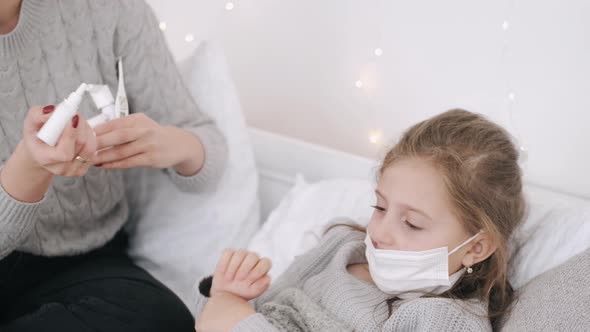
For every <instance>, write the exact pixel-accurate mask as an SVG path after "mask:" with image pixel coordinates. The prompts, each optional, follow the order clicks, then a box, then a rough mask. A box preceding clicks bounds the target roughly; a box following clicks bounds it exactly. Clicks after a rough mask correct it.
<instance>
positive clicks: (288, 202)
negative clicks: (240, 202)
mask: <svg viewBox="0 0 590 332" xmlns="http://www.w3.org/2000/svg"><path fill="white" fill-rule="evenodd" d="M373 189H374V185H373V183H371V182H370V181H362V180H350V179H338V180H325V181H320V182H318V183H315V184H307V183H305V181H304V180H303V179H302V177H301V176H300V177H299V178H298V180H297V181H296V184H295V185H294V187H293V189H291V191H290V192H289V194H288V195H287V196H286V197H285V198H284V199H283V200H282V201H281V203H280V204H279V206H278V207H277V208H276V209H275V210H273V212H271V214H270V216H269V218H268V221H267V222H266V223H265V224H264V226H263V227H262V229H261V230H260V231H259V232H258V233H257V234H256V235H255V236H254V238H253V239H252V242H251V243H250V246H249V248H250V250H253V251H255V252H257V253H259V254H261V255H264V256H267V257H269V258H271V259H273V268H272V270H271V276H273V277H276V276H278V275H280V274H281V273H282V272H284V271H285V269H286V268H287V267H288V266H289V264H291V262H292V261H293V259H294V258H295V256H298V255H301V254H302V253H304V252H305V251H307V250H309V249H310V248H311V247H313V246H314V245H316V244H317V243H318V242H319V239H320V238H321V236H322V235H323V233H324V231H325V228H326V225H329V224H330V223H331V222H333V221H334V219H335V218H338V217H348V218H351V219H353V220H354V221H356V222H357V223H359V224H361V225H366V224H367V222H368V221H369V219H370V215H371V213H372V211H371V209H370V208H369V205H371V204H373V203H374V194H373ZM525 192H526V194H527V198H528V200H529V206H530V213H529V215H528V217H527V219H526V220H525V221H524V223H523V224H522V226H521V227H520V228H519V229H517V230H516V231H515V233H514V236H513V239H512V241H511V247H512V250H513V251H514V255H513V257H514V258H513V262H512V263H511V264H512V265H511V268H510V273H509V279H510V281H511V283H512V285H513V286H514V287H516V288H519V287H521V286H522V285H523V284H525V283H526V282H527V281H528V280H530V279H532V278H534V277H535V276H537V275H539V274H541V273H543V272H545V271H547V270H549V269H551V268H552V267H554V266H557V265H559V264H561V263H564V262H565V261H567V260H568V259H569V258H571V257H573V256H575V255H576V254H578V253H580V252H582V251H584V250H585V249H587V248H589V247H590V205H589V204H588V202H585V201H582V200H578V199H575V198H573V197H570V196H566V195H562V194H557V193H554V192H551V191H548V190H544V189H540V188H537V187H534V186H526V189H525ZM517 247H520V250H519V251H518V252H517V251H516V250H515V248H517Z"/></svg>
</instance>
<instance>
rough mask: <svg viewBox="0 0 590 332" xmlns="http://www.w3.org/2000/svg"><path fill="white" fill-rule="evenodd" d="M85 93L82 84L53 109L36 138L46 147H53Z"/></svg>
mask: <svg viewBox="0 0 590 332" xmlns="http://www.w3.org/2000/svg"><path fill="white" fill-rule="evenodd" d="M85 91H86V84H85V83H82V84H80V86H79V87H78V89H76V91H74V92H72V93H71V94H70V95H69V96H68V97H67V98H66V99H65V100H64V101H63V102H61V103H60V104H59V105H57V107H56V108H55V111H54V112H53V114H52V115H51V117H50V118H49V120H47V122H46V123H45V124H44V125H43V127H42V128H41V130H39V132H38V133H37V137H38V138H39V139H40V140H42V141H43V142H45V143H47V144H48V145H51V146H55V145H56V144H57V141H58V140H59V137H60V136H61V133H62V132H63V131H64V129H65V127H66V125H67V123H68V122H69V121H70V120H71V119H72V117H74V115H76V112H78V107H80V103H81V102H82V97H83V95H84V92H85Z"/></svg>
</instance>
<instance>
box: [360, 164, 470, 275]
mask: <svg viewBox="0 0 590 332" xmlns="http://www.w3.org/2000/svg"><path fill="white" fill-rule="evenodd" d="M375 195H376V199H377V201H376V204H375V211H374V212H373V216H372V217H371V221H370V223H369V226H368V228H367V230H368V232H369V234H370V235H371V239H372V240H373V244H374V246H375V248H378V249H394V250H407V251H422V250H429V249H434V248H439V247H445V246H446V247H448V249H449V251H451V250H452V249H454V248H455V247H456V246H458V245H460V244H461V243H463V241H465V240H467V239H468V238H469V237H471V236H472V235H473V234H469V233H467V231H466V230H465V229H464V227H463V225H462V224H461V222H460V221H459V219H458V218H457V217H456V216H455V215H454V213H453V211H452V205H451V202H450V200H449V195H448V194H447V191H446V188H445V185H444V183H443V178H442V176H441V175H440V174H439V172H438V171H437V170H436V169H435V168H434V167H433V166H432V165H431V164H430V163H429V162H427V161H424V160H420V159H402V160H399V161H397V162H395V163H394V164H393V165H392V166H390V167H388V168H387V169H386V170H385V171H384V172H383V174H382V175H381V178H380V180H379V183H378V185H377V189H376V190H375ZM473 246H474V243H473V242H472V243H469V244H467V245H465V246H464V247H462V248H461V249H460V250H458V251H457V252H455V253H453V254H452V255H451V256H450V257H449V274H453V273H454V272H456V271H458V270H459V269H460V268H461V266H462V259H463V257H464V256H465V253H467V252H468V251H469V250H470V249H471V248H473Z"/></svg>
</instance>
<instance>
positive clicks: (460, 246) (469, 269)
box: [449, 229, 483, 274]
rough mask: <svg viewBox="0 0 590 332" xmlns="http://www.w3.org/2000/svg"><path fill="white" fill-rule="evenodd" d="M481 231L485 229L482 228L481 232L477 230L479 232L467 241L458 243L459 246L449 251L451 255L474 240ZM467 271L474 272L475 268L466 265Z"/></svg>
mask: <svg viewBox="0 0 590 332" xmlns="http://www.w3.org/2000/svg"><path fill="white" fill-rule="evenodd" d="M481 233H483V229H482V230H480V231H479V232H477V234H475V235H473V236H472V237H470V238H468V239H467V240H465V242H463V243H461V244H460V245H458V246H457V247H455V249H453V250H451V252H450V253H449V256H451V255H452V254H453V253H455V252H457V250H459V249H461V248H462V247H463V246H464V245H466V244H467V243H469V242H471V241H473V240H474V239H475V238H476V237H477V236H478V235H479V234H481ZM465 271H467V273H468V274H471V273H473V268H472V267H471V266H466V267H465Z"/></svg>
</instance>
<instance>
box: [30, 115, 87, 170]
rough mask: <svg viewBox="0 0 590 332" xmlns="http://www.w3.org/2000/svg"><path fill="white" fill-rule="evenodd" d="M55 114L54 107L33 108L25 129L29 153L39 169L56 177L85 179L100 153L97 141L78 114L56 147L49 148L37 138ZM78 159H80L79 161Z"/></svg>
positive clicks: (67, 126) (66, 128) (67, 125)
mask: <svg viewBox="0 0 590 332" xmlns="http://www.w3.org/2000/svg"><path fill="white" fill-rule="evenodd" d="M54 110H55V107H54V106H53V105H49V106H46V107H44V108H41V107H40V106H34V107H31V109H30V110H29V113H28V114H27V117H26V118H25V124H24V128H23V141H24V146H25V147H26V149H25V150H26V152H27V154H28V156H29V157H30V159H31V160H33V161H34V162H35V163H36V164H37V165H38V166H40V167H42V168H44V169H45V170H47V171H49V172H50V173H52V174H55V175H61V176H83V175H84V174H86V172H87V171H88V168H89V167H90V166H92V162H91V161H92V159H93V157H94V155H95V152H96V137H95V136H94V134H93V133H92V128H90V126H89V125H88V122H86V120H84V119H83V118H82V116H81V115H79V114H76V115H75V116H74V117H73V118H72V120H71V121H70V123H68V124H66V127H65V129H64V132H63V133H62V134H61V136H60V138H59V140H58V141H57V144H56V146H49V145H47V144H45V142H43V141H41V140H40V139H39V138H37V132H38V131H39V130H40V129H41V127H42V126H43V125H44V124H45V122H47V120H49V117H50V116H51V113H52V112H53V111H54ZM76 157H79V158H78V159H77V160H76Z"/></svg>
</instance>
